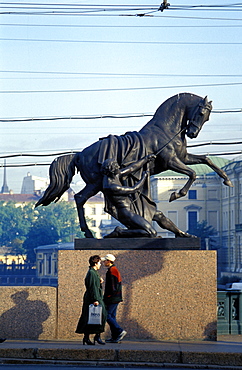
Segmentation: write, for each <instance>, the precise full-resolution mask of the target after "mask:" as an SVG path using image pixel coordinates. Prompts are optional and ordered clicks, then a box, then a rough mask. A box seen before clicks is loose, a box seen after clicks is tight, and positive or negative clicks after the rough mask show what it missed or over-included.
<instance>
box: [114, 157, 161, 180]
mask: <svg viewBox="0 0 242 370" xmlns="http://www.w3.org/2000/svg"><path fill="white" fill-rule="evenodd" d="M155 158H156V155H155V154H149V155H147V156H145V157H144V158H141V159H140V160H139V161H137V162H135V163H132V164H130V165H129V166H127V167H125V168H122V169H121V170H120V173H121V176H127V175H129V174H130V173H134V172H136V171H137V170H139V169H140V168H141V167H143V166H144V165H145V164H146V163H148V162H151V161H154V160H155Z"/></svg>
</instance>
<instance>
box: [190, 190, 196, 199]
mask: <svg viewBox="0 0 242 370" xmlns="http://www.w3.org/2000/svg"><path fill="white" fill-rule="evenodd" d="M188 199H197V190H189V191H188Z"/></svg>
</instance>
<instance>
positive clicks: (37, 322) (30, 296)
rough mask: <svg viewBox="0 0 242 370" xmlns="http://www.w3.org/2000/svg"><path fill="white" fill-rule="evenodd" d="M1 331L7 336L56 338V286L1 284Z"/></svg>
mask: <svg viewBox="0 0 242 370" xmlns="http://www.w3.org/2000/svg"><path fill="white" fill-rule="evenodd" d="M0 291H1V300H0V333H1V337H3V338H8V339H55V338H56V329H57V301H56V298H57V292H56V291H57V289H56V288H53V287H47V286H35V287H33V286H22V287H21V286H15V287H14V286H11V287H9V286H1V287H0Z"/></svg>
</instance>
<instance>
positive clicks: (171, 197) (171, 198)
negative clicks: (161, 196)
mask: <svg viewBox="0 0 242 370" xmlns="http://www.w3.org/2000/svg"><path fill="white" fill-rule="evenodd" d="M177 195H178V194H177V193H175V192H174V193H172V194H171V196H170V199H169V202H173V200H176V199H177V198H178V196H177Z"/></svg>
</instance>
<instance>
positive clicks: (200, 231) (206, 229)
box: [187, 220, 217, 249]
mask: <svg viewBox="0 0 242 370" xmlns="http://www.w3.org/2000/svg"><path fill="white" fill-rule="evenodd" d="M187 232H188V233H189V234H192V235H195V236H197V237H199V238H201V249H206V239H209V240H210V241H212V242H214V238H213V237H214V236H215V235H217V231H216V229H215V228H214V227H213V226H211V225H208V223H207V221H205V220H203V221H201V222H197V224H196V226H195V227H194V228H192V229H190V230H188V231H187Z"/></svg>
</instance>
